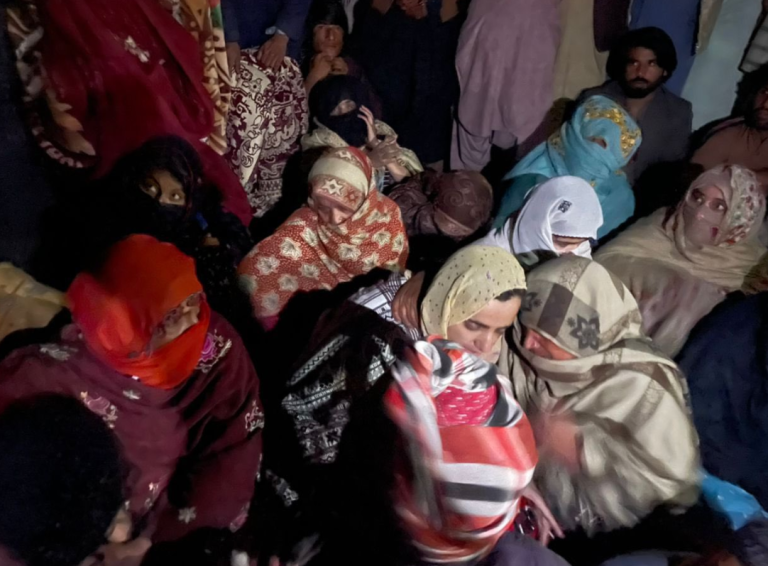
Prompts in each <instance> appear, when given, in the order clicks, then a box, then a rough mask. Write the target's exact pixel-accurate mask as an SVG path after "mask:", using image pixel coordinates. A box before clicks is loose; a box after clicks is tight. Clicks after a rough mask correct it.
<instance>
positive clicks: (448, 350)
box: [385, 337, 538, 563]
mask: <svg viewBox="0 0 768 566" xmlns="http://www.w3.org/2000/svg"><path fill="white" fill-rule="evenodd" d="M405 358H406V359H404V360H400V361H398V362H397V363H396V364H395V365H394V366H393V375H394V378H395V381H394V383H393V384H392V386H391V387H390V389H389V391H388V392H387V395H386V397H385V402H386V406H387V409H388V412H389V414H390V416H391V417H392V419H393V420H394V421H395V423H396V424H397V425H398V427H399V428H400V430H401V432H402V433H403V435H404V437H405V439H406V446H407V449H408V459H409V463H410V465H411V468H412V470H411V471H412V473H401V474H398V478H397V493H396V499H397V501H396V507H397V511H398V514H399V515H400V517H401V519H402V520H403V522H404V525H405V527H406V529H407V530H408V532H409V533H410V535H411V536H412V538H413V543H414V544H415V545H416V547H417V548H418V549H419V550H420V551H421V553H422V557H423V558H424V559H425V560H427V561H430V562H435V563H445V562H454V561H459V560H468V559H472V558H475V557H479V556H482V555H483V554H485V553H486V552H488V551H490V550H491V549H492V548H493V546H494V545H495V544H496V542H497V541H498V539H499V538H500V537H501V536H502V535H503V534H504V533H505V532H506V531H507V529H508V528H509V526H510V525H511V523H512V522H513V521H514V519H515V516H516V515H517V511H518V500H519V497H520V492H521V491H522V490H523V489H524V488H525V487H526V486H527V485H528V484H529V482H530V481H531V478H532V476H533V471H534V468H535V466H536V463H537V461H538V455H537V452H536V444H535V441H534V437H533V431H532V430H531V426H530V424H529V422H528V419H527V418H526V416H525V414H524V413H523V411H522V409H521V408H520V406H519V405H518V404H517V402H516V401H515V399H514V397H513V395H512V391H511V388H510V385H509V382H508V380H507V379H506V378H503V377H501V376H499V375H497V373H496V367H495V366H493V365H491V364H489V363H488V362H485V361H483V360H481V359H479V358H476V357H474V356H472V355H471V354H468V353H467V352H465V351H463V350H462V349H461V348H460V346H458V345H457V344H454V343H451V342H448V341H445V340H442V339H439V338H437V337H430V338H429V341H427V342H417V343H416V344H415V345H414V348H413V349H412V350H409V351H408V353H407V354H406V356H405Z"/></svg>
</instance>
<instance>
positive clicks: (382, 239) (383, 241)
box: [373, 230, 392, 247]
mask: <svg viewBox="0 0 768 566" xmlns="http://www.w3.org/2000/svg"><path fill="white" fill-rule="evenodd" d="M391 239H392V235H391V234H390V233H389V232H387V231H386V230H379V231H378V232H376V233H375V234H374V235H373V241H374V242H376V243H377V244H378V245H379V247H382V246H385V245H387V244H388V243H389V242H390V240H391Z"/></svg>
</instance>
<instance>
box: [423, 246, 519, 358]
mask: <svg viewBox="0 0 768 566" xmlns="http://www.w3.org/2000/svg"><path fill="white" fill-rule="evenodd" d="M525 286H526V285H525V275H524V274H523V268H522V267H520V264H519V263H518V262H517V260H516V259H515V257H514V256H513V255H512V254H510V253H509V252H507V251H506V250H503V249H501V248H496V247H487V246H468V247H466V248H463V249H461V250H459V251H458V252H456V253H455V254H453V255H452V256H451V257H450V258H449V259H448V261H447V262H446V263H445V265H444V266H443V267H442V268H441V269H440V271H439V272H438V274H437V276H436V277H435V279H434V281H433V282H432V284H431V285H430V287H429V289H428V291H427V293H426V295H425V296H424V300H423V302H422V304H421V320H422V325H423V327H424V331H425V332H426V334H429V335H438V336H442V337H444V338H447V339H448V340H452V341H454V342H456V343H458V344H460V345H461V346H462V347H463V348H465V349H466V350H467V351H469V352H471V353H473V354H475V355H476V356H479V357H481V358H483V359H485V360H487V361H490V362H492V363H495V362H497V361H498V358H499V353H500V351H501V340H502V339H503V336H504V333H505V332H506V330H507V329H508V328H509V327H510V326H512V325H513V324H514V322H515V319H516V318H517V313H518V311H519V309H520V305H521V301H522V297H523V295H524V293H525Z"/></svg>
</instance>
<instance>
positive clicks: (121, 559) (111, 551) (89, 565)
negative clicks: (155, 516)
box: [80, 509, 152, 566]
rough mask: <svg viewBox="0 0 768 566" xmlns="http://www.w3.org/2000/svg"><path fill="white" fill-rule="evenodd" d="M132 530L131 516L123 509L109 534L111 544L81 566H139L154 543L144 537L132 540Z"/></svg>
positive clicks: (108, 538) (106, 545)
mask: <svg viewBox="0 0 768 566" xmlns="http://www.w3.org/2000/svg"><path fill="white" fill-rule="evenodd" d="M132 530H133V526H132V524H131V517H130V515H128V513H127V512H126V511H125V510H122V509H121V510H120V511H119V512H118V513H117V516H116V517H115V520H114V521H113V522H112V525H111V526H110V528H109V532H108V533H107V541H109V542H108V543H107V544H105V545H104V546H102V547H101V548H100V549H99V551H98V552H97V553H95V554H94V555H92V556H89V557H88V558H86V559H85V560H84V561H83V562H81V563H80V566H139V565H140V564H141V562H142V561H143V560H144V555H145V554H146V553H147V551H148V550H149V549H150V547H151V546H152V542H151V541H150V540H149V539H148V538H144V537H138V538H135V539H133V540H130V537H131V531H132Z"/></svg>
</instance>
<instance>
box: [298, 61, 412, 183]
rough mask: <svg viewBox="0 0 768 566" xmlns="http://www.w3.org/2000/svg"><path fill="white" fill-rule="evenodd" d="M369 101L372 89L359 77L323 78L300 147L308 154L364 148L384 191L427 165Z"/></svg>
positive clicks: (314, 92) (310, 105) (312, 101)
mask: <svg viewBox="0 0 768 566" xmlns="http://www.w3.org/2000/svg"><path fill="white" fill-rule="evenodd" d="M370 104H371V99H370V91H369V89H368V88H367V87H366V86H365V85H364V84H363V83H362V82H361V81H360V80H359V79H356V78H354V77H347V76H334V77H328V78H326V79H323V80H322V81H320V82H319V83H318V84H317V85H316V86H315V88H314V89H313V90H312V94H311V95H310V97H309V108H310V112H311V114H312V124H313V126H312V130H311V131H310V132H309V133H308V134H307V135H305V136H304V137H303V138H301V148H302V150H303V151H304V152H305V153H308V152H312V150H320V149H322V148H327V147H346V146H351V147H357V148H360V149H365V150H366V151H367V152H368V153H369V156H370V158H371V161H372V162H373V163H374V167H375V169H376V184H377V186H378V187H379V190H381V191H382V192H383V191H385V190H386V189H388V188H389V187H391V186H392V184H393V183H394V182H399V181H401V180H402V179H404V178H405V177H409V176H411V175H414V174H416V173H421V172H422V171H423V170H424V168H423V167H422V165H421V162H420V161H419V158H418V157H416V154H415V153H413V152H412V151H411V150H409V149H404V148H402V147H400V146H399V145H397V143H396V138H397V136H396V134H395V132H394V130H392V128H390V127H389V126H388V125H386V124H385V123H384V122H381V121H379V120H376V119H375V117H374V115H373V113H372V112H371V110H370Z"/></svg>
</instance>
